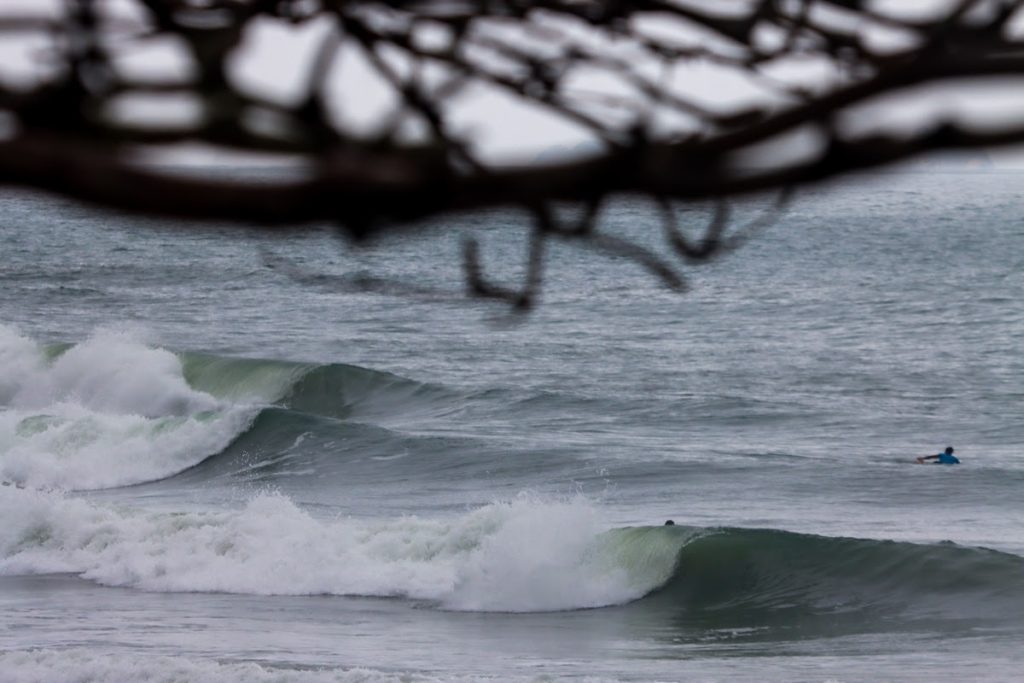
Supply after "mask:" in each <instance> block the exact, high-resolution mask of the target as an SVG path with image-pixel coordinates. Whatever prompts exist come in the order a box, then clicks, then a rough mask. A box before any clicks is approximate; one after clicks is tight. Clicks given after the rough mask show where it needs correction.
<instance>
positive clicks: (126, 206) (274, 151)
mask: <svg viewBox="0 0 1024 683" xmlns="http://www.w3.org/2000/svg"><path fill="white" fill-rule="evenodd" d="M1020 5H1021V3H1020V2H1007V1H1003V2H1000V1H998V0H987V1H986V0H960V1H951V2H949V3H947V6H945V7H942V8H933V10H932V11H931V13H930V14H929V13H918V14H916V15H910V14H909V13H908V12H907V11H901V3H899V2H895V1H894V2H890V3H888V6H886V4H885V3H883V2H868V1H867V0H814V1H811V0H806V1H805V0H759V1H758V0H734V1H732V2H717V1H712V0H705V1H703V2H701V1H699V0H641V1H639V2H617V1H605V2H597V1H592V0H540V1H531V2H527V1H520V0H420V1H411V0H124V1H123V2H117V3H115V2H110V1H104V0H66V2H65V3H64V6H63V11H62V12H59V13H53V12H46V11H43V10H37V9H35V8H34V5H33V4H32V3H31V2H28V3H24V4H23V6H20V7H11V8H10V9H8V10H3V9H0V37H3V38H4V39H9V38H19V39H25V40H29V41H36V43H38V44H39V45H41V46H42V47H37V48H35V49H36V52H35V53H33V58H34V59H36V60H37V61H39V63H40V64H41V65H43V66H41V68H39V69H36V70H34V73H33V75H32V76H31V77H27V78H26V77H20V78H19V77H17V76H18V74H15V75H14V76H12V75H10V74H8V73H0V183H2V184H6V185H22V186H31V187H37V188H42V189H45V190H50V191H55V192H59V193H62V194H64V195H67V196H71V197H75V198H78V199H82V200H86V201H90V202H96V203H99V204H103V205H106V206H110V207H115V208H118V209H122V210H130V211H136V212H141V213H145V214H152V215H163V216H174V217H181V218H188V219H196V220H233V221H241V222H245V223H250V224H259V225H264V226H268V227H273V228H275V229H280V230H292V229H297V228H302V227H304V226H306V225H308V224H310V223H322V222H332V223H334V224H336V225H338V226H339V227H340V228H341V229H342V230H344V231H345V232H346V233H347V234H348V235H350V236H352V237H353V238H365V237H368V236H372V235H374V234H377V233H379V232H381V231H384V230H388V229H390V228H392V227H394V226H396V225H408V224H409V223H411V222H414V221H418V220H422V219H429V218H432V217H436V216H439V215H442V214H445V213H450V212H456V211H463V210H473V209H480V208H489V207H500V206H509V207H521V208H525V209H527V210H528V211H529V212H530V214H531V215H533V216H534V228H533V230H534V232H533V237H532V239H531V247H530V253H529V257H528V258H529V264H528V268H529V272H528V274H527V283H526V285H524V289H523V290H522V291H508V290H505V289H503V288H501V287H497V286H495V285H492V284H490V283H488V282H487V281H486V278H485V277H484V275H483V273H482V267H481V264H480V261H479V258H478V256H477V247H476V244H475V242H470V243H467V245H466V251H465V263H466V272H467V280H468V285H469V290H470V292H471V293H473V294H475V295H478V296H485V297H494V298H501V299H506V300H509V301H511V302H513V303H514V304H515V305H517V306H522V307H526V306H529V304H530V303H531V301H532V300H533V298H534V294H535V291H536V289H537V287H538V286H539V282H540V277H541V272H542V260H543V242H544V241H545V240H546V239H550V238H558V239H569V240H578V241H581V242H585V243H587V244H589V245H590V246H594V247H596V248H598V249H604V250H612V251H616V252H617V253H620V254H623V255H625V256H627V257H629V258H633V259H634V260H636V261H637V262H638V263H640V264H641V265H643V266H644V267H646V268H648V269H649V270H650V271H651V272H652V273H654V274H655V275H656V276H657V277H659V278H660V279H661V280H662V281H663V282H664V283H665V284H666V285H668V286H670V287H673V288H680V287H682V286H683V282H682V280H681V279H680V277H679V276H678V274H677V273H675V270H674V268H673V266H672V264H671V263H670V262H669V261H668V260H666V257H663V256H660V255H658V254H655V253H653V252H651V251H650V250H647V249H644V248H642V247H640V246H638V245H634V244H628V243H625V242H623V241H622V240H620V239H619V238H617V237H614V236H611V235H606V234H602V233H601V232H600V231H599V230H598V229H597V225H596V224H597V222H598V219H599V215H600V206H601V205H602V202H603V200H604V199H605V198H607V197H610V196H614V195H618V194H625V193H629V194H634V195H641V196H648V197H650V198H652V200H654V201H655V202H656V203H657V204H658V205H659V206H661V207H662V211H663V214H664V215H665V216H666V222H665V226H666V239H667V240H668V242H667V243H668V245H669V252H670V255H671V257H672V258H679V259H683V260H685V261H700V260H706V259H709V258H712V257H714V256H715V255H717V254H719V253H721V252H722V251H724V250H727V249H729V248H732V247H734V246H736V245H737V244H738V243H739V242H740V241H742V239H744V238H745V236H746V235H747V234H749V229H747V230H744V231H741V232H740V233H737V234H734V235H732V236H730V235H729V234H727V233H728V228H729V225H728V220H727V217H728V216H727V213H726V211H725V209H724V208H720V209H719V210H718V212H716V214H715V216H714V217H713V218H712V220H711V221H709V224H708V226H707V228H706V231H705V233H704V235H703V237H701V238H700V239H698V240H696V241H694V242H692V243H691V242H690V241H689V240H688V238H686V237H685V236H684V235H683V233H682V232H681V231H679V230H678V229H677V226H676V225H675V219H674V217H673V209H672V206H673V204H674V203H678V202H692V201H706V200H709V199H711V200H725V199H728V198H731V197H737V196H741V195H748V194H752V193H759V192H765V191H779V192H780V193H781V196H782V197H783V198H786V197H788V196H789V191H790V190H791V189H792V188H793V187H797V186H800V185H802V184H805V183H811V182H816V181H821V180H826V179H830V178H835V177H838V176H841V175H843V174H846V173H850V172H853V171H857V170H861V169H868V168H873V167H878V166H882V165H885V164H889V163H892V162H896V161H900V160H903V159H906V158H909V157H912V156H914V155H917V154H920V153H923V152H928V151H933V150H941V149H956V148H973V147H983V146H991V145H1004V144H1010V143H1015V142H1020V141H1022V140H1024V113H1016V114H1014V115H1010V116H1008V117H1004V119H1005V120H1002V121H1001V122H1000V123H999V125H998V126H997V125H994V124H992V123H991V122H984V121H983V122H980V123H979V122H976V121H971V120H967V119H965V117H963V116H960V115H957V113H956V112H954V111H942V110H941V109H936V110H934V111H932V112H931V115H930V117H927V118H926V120H923V121H922V122H921V123H919V124H918V125H916V126H914V127H913V129H910V130H908V129H907V127H906V126H902V127H898V126H887V125H885V124H884V122H881V121H878V122H876V121H874V118H875V116H876V115H875V114H874V113H872V110H870V109H869V108H870V107H871V106H874V105H876V104H877V103H879V102H880V101H883V100H886V98H890V99H891V98H896V99H894V100H893V103H892V104H891V105H890V106H891V108H893V109H894V110H899V108H900V107H901V106H902V105H901V100H900V98H904V101H909V100H912V99H914V98H915V97H916V95H915V93H916V92H918V90H915V89H920V88H921V87H922V86H929V85H936V84H945V83H948V84H951V86H952V87H953V88H954V89H956V88H960V89H963V88H965V87H966V86H965V85H964V84H966V83H968V81H969V80H975V81H976V80H977V79H985V78H997V77H998V78H1002V79H1011V78H1019V77H1020V76H1022V75H1024V38H1022V35H1024V12H1022V11H1021V9H1020ZM902 10H906V8H905V7H903V8H902ZM268 26H282V27H295V28H296V30H301V29H302V28H304V27H313V28H315V29H316V30H317V31H319V32H318V33H317V34H316V36H317V38H316V40H317V45H316V46H315V49H313V50H312V55H313V56H312V57H311V59H310V60H309V63H308V64H307V65H306V67H305V72H304V74H303V77H302V78H301V79H299V81H300V83H299V85H300V88H301V89H302V90H303V92H301V93H300V95H299V96H298V97H292V98H291V99H290V100H289V99H287V98H282V97H280V96H274V95H272V94H270V93H258V92H253V88H251V87H243V86H242V85H240V84H239V82H238V78H237V77H236V76H235V75H234V72H233V65H234V64H235V63H236V62H237V61H238V60H241V59H244V58H245V49H246V47H247V45H248V43H249V42H250V41H252V40H253V36H254V35H255V34H256V33H258V31H259V30H261V29H266V27H268ZM155 44H156V45H159V44H172V45H173V46H175V47H174V49H175V50H176V55H177V56H176V59H177V60H178V62H180V65H179V66H180V68H176V69H171V70H168V73H157V71H158V70H152V69H151V70H148V71H147V70H146V69H140V68H138V65H137V64H135V62H134V61H133V60H135V61H144V60H141V59H139V58H136V57H135V55H137V54H140V53H144V52H145V51H146V49H147V48H148V47H150V46H152V45H155ZM353 59H358V60H361V63H362V64H363V68H364V69H365V71H366V72H367V73H369V74H372V76H373V78H374V79H375V82H376V84H377V85H376V87H378V88H380V89H383V90H387V91H388V93H389V97H390V98H391V100H390V101H391V102H392V106H391V107H390V109H389V110H388V111H387V112H385V113H383V114H382V115H380V116H378V117H377V125H376V126H375V127H371V128H370V129H365V127H363V128H360V127H358V126H354V125H353V124H352V123H351V122H350V120H349V119H346V117H345V116H344V115H343V112H344V110H346V109H351V108H352V107H355V106H358V105H359V104H360V103H361V100H363V99H365V98H366V93H365V92H363V91H361V88H362V87H363V86H361V85H360V84H359V83H358V82H355V84H353V82H352V81H347V82H346V83H345V85H346V87H345V88H344V89H341V90H340V91H339V89H338V88H337V87H336V83H337V81H339V80H340V79H339V78H338V77H337V75H336V72H337V71H338V70H339V68H341V67H340V66H339V65H340V64H341V63H342V62H344V61H345V60H353ZM801 68H804V69H811V70H814V72H815V74H816V75H815V76H814V77H813V78H806V77H802V76H799V75H798V74H799V73H800V70H801ZM700 69H705V70H707V69H711V70H713V74H714V75H716V77H718V78H720V79H723V80H724V79H726V78H727V77H732V78H736V79H740V80H741V81H742V82H743V83H744V87H745V88H747V89H748V90H749V93H750V95H749V96H744V97H735V98H731V99H730V98H729V97H727V96H718V95H720V93H716V92H708V90H709V88H710V89H711V90H712V91H714V90H716V87H714V86H708V85H707V83H708V79H707V78H706V77H705V78H704V79H703V80H701V79H700V78H698V77H697V76H696V75H695V74H694V70H700ZM795 74H796V75H795ZM1004 82H1005V81H1004ZM472 92H475V93H485V94H489V95H492V96H495V97H499V96H500V97H504V98H512V100H513V101H515V102H517V103H518V104H520V105H525V106H528V107H531V108H533V109H535V110H537V111H541V112H544V113H545V115H546V116H549V117H551V118H552V119H553V120H558V121H560V122H562V123H563V124H566V125H569V126H572V127H574V129H576V130H578V131H579V133H580V135H581V136H584V137H586V138H587V139H588V140H589V141H590V143H589V146H588V147H587V149H588V150H589V152H588V153H586V154H583V155H579V156H576V157H567V158H564V159H561V160H557V161H555V162H552V163H533V164H527V165H523V164H519V165H515V166H512V165H500V164H496V163H494V162H493V161H489V160H488V158H487V154H486V150H484V149H483V148H482V146H481V145H480V144H479V141H478V140H476V139H474V136H473V135H472V134H471V133H470V132H469V131H468V130H467V129H466V127H465V126H461V125H459V124H458V120H459V119H458V115H457V112H458V111H459V109H458V107H459V106H460V101H461V99H460V98H464V97H465V96H466V95H467V93H472ZM147 100H148V101H150V102H151V103H152V102H157V103H160V102H164V101H167V102H169V103H172V104H173V105H174V106H177V107H179V108H184V109H186V110H188V111H189V112H191V113H190V114H189V115H187V116H180V117H178V120H174V121H171V122H167V121H164V120H162V119H161V120H146V119H145V117H142V116H139V115H136V114H125V113H124V112H131V111H132V104H133V102H135V103H137V102H140V101H141V102H145V101H147ZM285 100H287V101H285ZM172 108H173V107H172ZM866 108H868V109H866ZM340 112H341V113H340ZM490 123H492V124H495V123H496V125H497V128H498V133H499V134H504V135H509V136H514V135H515V134H516V132H515V131H512V130H509V131H503V130H502V129H501V122H500V121H499V122H493V121H492V122H490ZM801 135H802V136H804V137H805V138H806V139H807V140H810V142H809V143H804V145H803V148H802V151H801V152H800V153H788V154H779V153H776V152H772V151H770V150H771V148H770V147H768V146H769V145H772V144H776V145H777V146H779V145H782V147H780V149H782V148H785V145H783V141H785V140H786V138H787V136H801ZM197 143H199V144H203V145H207V146H209V147H211V148H214V149H221V150H226V151H233V152H243V153H252V154H259V155H261V157H262V158H265V159H270V160H274V159H282V160H287V161H288V162H289V163H291V164H293V165H296V166H298V167H300V168H301V170H302V173H301V174H292V175H289V176H282V177H281V178H279V179H276V180H275V179H260V180H259V181H246V180H242V179H232V180H227V179H223V178H218V177H211V176H208V175H207V176H202V175H195V176H186V175H181V174H171V173H167V172H165V171H164V170H162V169H161V168H160V167H159V165H156V164H154V163H152V159H153V158H159V153H160V152H162V151H168V150H175V149H179V148H181V147H182V146H186V145H194V144H197ZM766 148H767V149H768V150H769V151H767V152H766V151H765V149H766ZM789 149H791V150H792V149H796V147H793V146H790V148H789ZM154 154H156V155H157V156H156V157H154ZM554 202H570V203H576V204H577V205H578V207H579V211H578V213H577V216H578V217H577V218H574V219H573V220H571V221H569V222H566V221H564V220H562V219H560V218H558V216H557V215H556V213H555V212H554V211H552V210H551V206H552V203H554Z"/></svg>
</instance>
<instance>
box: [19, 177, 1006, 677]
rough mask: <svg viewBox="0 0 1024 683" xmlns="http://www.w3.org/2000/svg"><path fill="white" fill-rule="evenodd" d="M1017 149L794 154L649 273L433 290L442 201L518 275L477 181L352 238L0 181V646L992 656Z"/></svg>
mask: <svg viewBox="0 0 1024 683" xmlns="http://www.w3.org/2000/svg"><path fill="white" fill-rule="evenodd" d="M1022 189H1024V175H1019V174H1011V173H973V174H902V175H900V174H889V175H877V176H870V177H862V178H858V179H856V180H854V181H851V182H850V183H848V184H845V185H843V186H839V187H832V188H820V189H810V190H805V191H804V192H803V193H802V194H801V195H798V198H797V199H796V201H795V202H794V204H793V205H792V206H791V207H790V208H789V209H788V210H786V211H785V212H784V213H783V214H782V215H781V216H780V217H779V219H778V221H777V222H776V223H775V224H773V225H772V226H771V227H770V228H769V229H767V230H766V231H764V232H762V233H759V234H758V235H757V236H756V238H755V239H754V240H753V241H751V242H750V243H749V244H747V245H745V246H744V247H742V248H741V249H740V250H738V251H736V252H735V253H732V254H730V255H728V256H727V257H726V258H723V259H721V260H719V261H716V262H714V263H712V264H708V265H701V266H688V265H684V266H682V267H681V269H682V272H683V273H684V275H685V276H686V278H687V284H688V290H687V291H686V292H685V293H683V294H681V295H680V294H677V293H673V292H669V291H667V290H665V289H664V288H663V287H661V285H660V284H659V283H658V281H657V280H655V279H653V278H652V277H651V276H650V274H649V273H647V272H645V271H644V270H643V269H642V268H640V267H638V266H637V265H636V264H635V263H632V262H630V261H628V260H626V259H623V258H622V257H620V256H614V255H608V254H601V253H598V252H595V251H592V250H587V249H585V248H584V249H581V248H580V245H574V244H555V245H552V249H551V251H550V252H549V255H548V265H547V271H546V278H545V284H544V289H543V292H542V296H541V301H540V305H539V307H538V308H537V310H535V311H534V312H532V313H531V314H530V315H529V316H528V317H526V318H518V317H515V316H513V315H510V313H509V311H508V310H507V308H506V307H503V306H502V305H501V304H498V303H494V302H480V301H469V300H467V299H465V298H464V296H463V294H462V287H463V284H462V274H461V273H460V270H459V264H460V245H461V239H462V238H463V237H464V236H467V235H470V234H472V235H474V236H476V237H477V238H479V239H480V241H481V244H482V249H483V251H482V253H483V258H484V260H485V263H486V269H487V272H488V274H489V276H490V277H492V278H494V279H495V280H498V281H500V282H502V283H504V284H506V285H509V286H513V285H515V284H516V283H518V282H520V281H521V279H522V277H523V272H522V270H523V269H522V265H523V262H524V257H525V254H526V244H525V235H524V232H523V225H524V224H525V221H524V219H523V217H522V216H519V215H516V214H513V213H509V212H498V211H496V212H490V213H484V214H476V215H472V216H462V217H456V218H450V219H446V220H444V221H439V222H437V223H436V224H433V225H431V226H428V228H429V229H428V230H426V231H425V232H423V233H417V234H415V235H405V234H403V235H400V236H396V237H393V238H390V239H387V240H384V241H382V242H379V243H376V244H373V245H371V246H370V247H368V248H353V247H351V246H350V245H347V244H346V243H345V242H344V241H343V240H341V239H339V238H338V237H337V235H336V234H335V233H334V232H333V231H331V230H330V229H329V228H323V229H320V230H313V231H308V232H302V233H296V234H295V235H291V236H289V237H287V238H282V237H281V236H278V235H271V234H268V233H264V232H259V231H255V230H247V229H244V228H239V227H238V226H212V227H211V226H206V227H202V228H199V229H196V227H195V226H183V225H177V224H172V223H168V222H162V221H154V220H146V219H140V218H138V217H134V216H122V215H117V214H112V213H110V212H104V211H100V210H97V209H93V208H88V207H82V206H77V205H75V204H72V203H70V202H67V201H66V200H62V199H58V198H54V197H52V196H48V195H42V194H35V193H31V192H24V191H13V190H7V191H5V193H4V195H3V201H4V204H3V206H4V209H3V224H2V230H3V256H4V258H3V259H2V262H0V287H2V290H0V291H2V292H3V297H2V300H0V479H3V480H5V481H7V482H9V483H10V485H8V486H5V487H2V488H0V520H2V523H0V614H3V615H4V616H3V617H2V618H0V680H3V681H7V680H11V681H50V680H62V679H63V680H89V681H128V680H139V679H140V676H141V675H142V674H143V673H145V675H148V676H150V677H151V680H158V681H164V680H166V681H171V680H190V681H191V680H197V681H199V680H204V681H205V680H210V681H214V680H216V681H234V680H239V681H241V680H246V681H251V680H255V681H263V680H266V681H271V680H273V681H378V680H379V681H390V680H413V681H420V680H439V681H452V680H460V681H461V680H509V679H513V680H562V679H567V680H643V681H653V680H658V681H676V680H687V681H690V680H699V681H734V680H737V681H747V680H749V681H760V680H779V681H826V680H828V681H833V680H834V681H876V680H906V681H936V680H963V679H969V680H994V681H999V680H1015V679H1016V678H1017V675H1018V671H1019V670H1020V668H1021V665H1022V664H1024V656H1022V655H1021V654H1020V651H1019V650H1020V648H1019V644H1020V642H1021V640H1022V636H1024V616H1021V615H1022V614H1024V531H1022V529H1024V524H1022V523H1024V511H1022V505H1021V503H1020V491H1021V487H1022V485H1024V460H1022V458H1021V455H1020V446H1021V442H1022V440H1024V426H1022V423H1021V419H1020V415H1021V409H1022V407H1024V383H1022V379H1024V359H1022V357H1021V353H1020V350H1019V349H1020V342H1019V340H1020V339H1021V335H1022V332H1024V304H1022V303H1021V301H1022V298H1024V272H1022V268H1021V266H1022V265H1024V249H1022V246H1024V226H1022V225H1021V224H1020V222H1019V217H1020V208H1021V202H1020V199H1019V195H1020V191H1021V190H1022ZM769 206H770V199H764V200H755V201H751V202H746V203H742V204H740V205H738V206H736V207H735V209H736V214H737V220H738V221H739V222H740V223H744V222H746V221H749V220H753V219H756V217H757V216H758V215H760V214H761V212H763V211H765V210H767V207H769ZM709 214H710V209H709V207H702V206H694V207H690V208H688V209H687V210H686V211H685V212H683V213H681V218H682V223H683V225H684V226H700V225H701V224H702V223H703V222H704V221H706V220H707V219H708V216H709ZM601 228H602V230H605V231H607V232H609V233H612V234H616V235H619V236H624V237H630V238H632V239H635V240H636V241H638V242H640V243H643V244H647V245H650V246H651V247H652V248H654V249H657V250H659V251H661V252H664V248H663V247H662V246H661V243H660V230H661V227H660V224H659V222H658V217H657V215H656V213H655V212H654V210H653V209H652V207H651V206H650V205H649V204H647V203H645V202H642V201H639V200H629V199H626V200H622V201H620V202H618V203H617V204H615V205H614V206H612V207H611V208H610V209H609V210H608V212H607V214H606V215H605V217H604V219H603V221H602V224H601ZM947 445H953V446H955V447H956V451H957V454H958V455H959V456H960V457H961V459H962V463H963V464H962V465H960V466H957V467H948V466H931V465H929V466H919V465H917V464H915V463H914V458H915V456H919V455H927V454H931V453H935V452H938V450H940V449H942V448H944V447H945V446H947ZM669 518H671V519H673V520H674V521H675V522H676V525H675V526H674V527H672V528H666V527H662V526H661V524H662V522H664V520H665V519H669ZM75 676H77V677H78V678H75Z"/></svg>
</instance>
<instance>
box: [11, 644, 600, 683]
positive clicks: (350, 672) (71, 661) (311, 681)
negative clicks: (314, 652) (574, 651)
mask: <svg viewBox="0 0 1024 683" xmlns="http://www.w3.org/2000/svg"><path fill="white" fill-rule="evenodd" d="M0 671H2V672H3V680H4V681H5V683H52V682H53V681H63V682H64V683H125V682H126V681H145V682H146V683H181V682H182V681H188V683H493V682H494V681H502V682H505V681H508V682H509V683H533V682H537V683H541V682H544V683H557V681H559V680H563V679H560V678H557V677H555V678H552V677H551V676H547V675H545V676H541V677H520V676H514V677H510V676H506V675H502V676H501V677H500V678H498V677H490V676H461V675H444V676H432V675H428V674H420V673H413V672H391V671H388V672H385V671H375V670H372V669H340V668H339V669H317V670H308V669H304V670H295V669H283V668H277V667H269V666H265V665H261V664H257V663H255V662H216V661H209V660H202V659H192V658H187V657H161V656H153V655H146V656H138V655H134V656H133V655H117V654H115V655H111V654H107V653H104V654H96V653H95V652H93V651H91V650H85V649H81V648H70V649H65V650H59V651H54V650H29V651H13V652H5V653H0ZM571 680H574V681H581V680H582V682H583V683H604V682H605V681H606V680H607V679H598V678H594V677H587V678H584V679H579V678H573V679H571Z"/></svg>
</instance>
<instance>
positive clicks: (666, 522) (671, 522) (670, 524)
mask: <svg viewBox="0 0 1024 683" xmlns="http://www.w3.org/2000/svg"><path fill="white" fill-rule="evenodd" d="M675 525H676V523H675V522H673V521H672V520H671V519H669V520H665V526H675Z"/></svg>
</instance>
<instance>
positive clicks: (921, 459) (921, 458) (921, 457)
mask: <svg viewBox="0 0 1024 683" xmlns="http://www.w3.org/2000/svg"><path fill="white" fill-rule="evenodd" d="M938 458H939V456H937V455H919V456H917V461H918V462H924V461H925V460H937V459H938Z"/></svg>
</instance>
